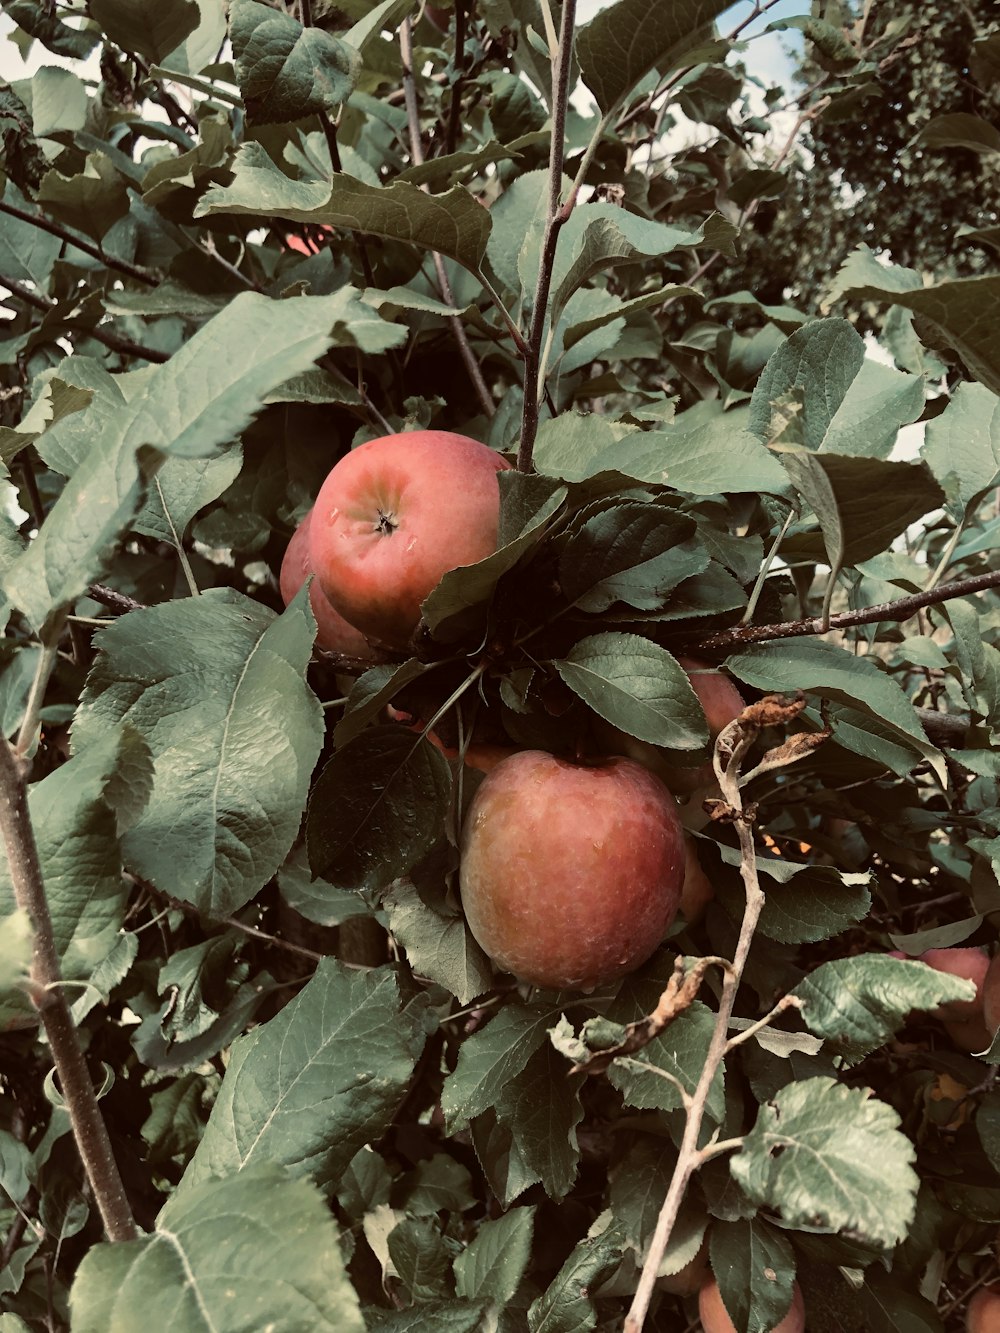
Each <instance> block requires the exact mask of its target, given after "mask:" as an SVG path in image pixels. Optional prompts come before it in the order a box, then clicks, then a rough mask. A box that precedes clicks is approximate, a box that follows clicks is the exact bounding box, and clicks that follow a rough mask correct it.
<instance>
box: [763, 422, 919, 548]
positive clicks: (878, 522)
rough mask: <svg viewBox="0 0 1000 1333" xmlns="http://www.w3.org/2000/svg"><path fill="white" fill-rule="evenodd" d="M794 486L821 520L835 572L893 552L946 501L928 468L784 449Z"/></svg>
mask: <svg viewBox="0 0 1000 1333" xmlns="http://www.w3.org/2000/svg"><path fill="white" fill-rule="evenodd" d="M779 457H780V458H781V461H782V463H783V464H784V466H785V470H786V471H787V473H788V475H789V476H790V477H791V479H792V484H793V485H794V487H795V489H796V490H797V491H798V492H799V494H800V495H801V496H802V498H803V499H804V500H805V502H806V504H807V505H808V506H809V507H810V508H811V509H812V510H813V512H814V513H815V514H816V517H817V519H818V520H819V525H820V529H821V530H822V533H823V543H824V545H825V547H826V554H827V559H828V560H829V562H830V568H831V569H834V570H837V571H839V570H841V569H843V568H845V567H847V566H850V565H858V564H861V562H862V561H864V560H870V559H871V558H872V557H873V556H876V555H879V554H880V553H881V552H882V551H885V550H887V549H888V548H889V546H890V544H891V543H892V541H893V540H894V538H896V537H898V536H899V534H900V533H901V532H905V531H906V529H907V528H908V527H909V526H910V524H911V523H914V522H916V520H917V519H918V518H921V517H922V516H923V515H924V514H926V513H928V511H929V510H931V509H936V508H937V507H938V506H939V505H940V504H941V502H942V500H943V499H944V496H943V494H942V491H941V488H940V487H939V486H938V484H937V482H936V481H935V480H934V478H933V477H932V476H931V474H930V471H929V469H928V468H927V467H926V466H925V465H924V464H922V463H921V464H917V463H890V462H885V461H883V460H882V459H880V458H851V457H846V456H844V455H842V454H827V453H822V454H814V453H810V451H809V450H808V449H801V448H791V447H788V448H785V447H783V448H782V449H781V452H780V454H779Z"/></svg>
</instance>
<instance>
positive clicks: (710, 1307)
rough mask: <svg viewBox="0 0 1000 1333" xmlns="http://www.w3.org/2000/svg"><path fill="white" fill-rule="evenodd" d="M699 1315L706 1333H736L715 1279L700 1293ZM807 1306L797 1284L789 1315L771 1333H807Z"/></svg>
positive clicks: (793, 1289) (793, 1292)
mask: <svg viewBox="0 0 1000 1333" xmlns="http://www.w3.org/2000/svg"><path fill="white" fill-rule="evenodd" d="M698 1313H699V1315H700V1316H701V1326H702V1328H703V1329H704V1333H736V1325H735V1324H734V1323H733V1321H732V1320H731V1319H730V1317H729V1311H728V1310H727V1309H726V1307H725V1305H724V1304H723V1300H722V1293H721V1291H720V1290H719V1284H718V1283H717V1282H716V1281H715V1279H714V1278H713V1279H712V1280H711V1281H710V1282H706V1283H705V1285H704V1286H703V1287H702V1289H701V1291H700V1292H699V1293H698ZM805 1327H806V1306H805V1301H803V1299H802V1292H801V1291H800V1289H799V1284H798V1283H797V1282H796V1283H795V1285H794V1287H793V1288H792V1304H791V1307H790V1308H789V1311H788V1313H787V1314H786V1315H785V1317H784V1319H782V1320H781V1321H780V1322H779V1323H777V1324H775V1326H774V1328H773V1329H771V1330H770V1333H805Z"/></svg>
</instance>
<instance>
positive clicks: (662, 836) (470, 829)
mask: <svg viewBox="0 0 1000 1333" xmlns="http://www.w3.org/2000/svg"><path fill="white" fill-rule="evenodd" d="M460 876H461V887H462V905H463V908H464V910H465V915H466V919H467V921H468V923H469V928H470V930H471V931H472V934H473V935H474V936H475V938H476V940H477V941H478V943H479V944H480V945H481V947H482V948H483V949H484V950H485V951H486V953H487V954H489V956H490V957H491V958H492V959H493V960H494V961H495V962H496V963H497V965H498V966H499V967H501V968H503V969H504V970H505V971H507V972H512V973H513V974H514V976H515V977H517V978H518V979H519V980H521V981H528V982H531V983H532V984H533V985H536V986H545V987H549V988H556V989H566V988H572V989H579V990H587V989H590V988H592V987H594V986H597V985H600V984H601V983H603V982H605V981H611V980H613V979H614V978H616V977H620V976H624V975H625V973H626V972H631V971H632V970H633V969H635V968H637V967H639V966H640V964H642V963H644V962H645V961H646V959H647V958H649V956H650V955H651V954H652V953H653V951H654V950H655V949H656V947H657V945H658V944H659V943H660V941H661V940H662V939H663V936H664V934H665V933H666V930H667V928H668V927H669V925H670V923H671V921H673V919H674V916H675V915H676V913H677V906H678V903H679V901H680V894H681V885H682V883H683V879H684V830H683V828H682V826H681V823H680V819H679V818H678V815H677V808H676V804H675V802H674V799H673V797H672V796H671V795H670V793H669V792H668V791H667V789H666V788H665V787H664V786H663V784H662V783H661V782H660V781H659V779H657V778H655V777H654V776H653V775H652V774H651V773H649V772H648V771H647V770H646V769H645V768H643V767H642V765H641V764H636V763H634V762H633V761H632V760H630V759H620V758H612V759H605V760H599V761H597V762H596V763H593V764H585V763H573V762H570V761H569V760H566V759H560V758H557V757H556V756H555V755H552V754H548V753H546V752H544V751H541V750H521V751H519V752H518V753H517V754H514V755H511V756H510V757H509V758H507V759H505V760H503V762H502V763H500V764H498V765H497V767H496V768H495V769H494V770H493V772H492V773H490V774H489V776H488V777H487V778H486V779H485V780H484V781H483V783H482V785H481V786H480V788H479V790H478V792H477V793H476V796H475V798H474V800H473V802H472V806H471V807H470V810H469V815H468V818H467V819H466V822H465V827H464V829H463V832H462V856H461V869H460Z"/></svg>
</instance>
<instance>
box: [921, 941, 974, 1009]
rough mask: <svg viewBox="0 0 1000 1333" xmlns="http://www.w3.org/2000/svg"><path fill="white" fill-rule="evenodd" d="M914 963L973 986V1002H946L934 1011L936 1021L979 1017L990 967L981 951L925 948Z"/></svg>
mask: <svg viewBox="0 0 1000 1333" xmlns="http://www.w3.org/2000/svg"><path fill="white" fill-rule="evenodd" d="M917 961H918V962H921V963H926V964H927V966H928V967H933V968H934V970H935V971H936V972H946V973H947V974H948V975H949V976H952V977H961V978H962V979H963V980H965V981H974V982H975V983H976V994H975V998H974V999H972V1000H947V1001H945V1003H944V1004H940V1005H938V1007H937V1008H936V1009H935V1010H934V1017H935V1018H941V1019H946V1020H947V1021H948V1022H950V1023H963V1022H967V1021H969V1020H970V1019H974V1018H980V1019H981V1018H982V1016H983V989H984V985H985V982H986V974H987V972H988V971H989V968H990V960H989V957H988V956H987V954H985V953H984V952H983V950H982V949H928V950H927V952H926V953H922V954H921V955H920V957H919V959H918V960H917Z"/></svg>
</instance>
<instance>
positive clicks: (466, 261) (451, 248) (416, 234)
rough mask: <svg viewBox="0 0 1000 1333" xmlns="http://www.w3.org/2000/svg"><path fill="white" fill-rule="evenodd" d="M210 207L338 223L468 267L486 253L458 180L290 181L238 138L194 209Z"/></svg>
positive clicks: (485, 225) (483, 224) (257, 148)
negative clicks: (440, 186)
mask: <svg viewBox="0 0 1000 1333" xmlns="http://www.w3.org/2000/svg"><path fill="white" fill-rule="evenodd" d="M195 213H196V215H197V216H198V217H206V216H209V215H213V214H233V215H237V216H239V215H249V216H251V217H258V218H269V217H273V218H286V219H287V220H288V221H290V222H314V223H317V224H318V225H320V226H326V227H344V228H346V229H347V230H348V231H361V232H365V233H366V234H368V235H370V236H383V237H385V238H386V239H388V240H395V241H406V242H408V243H409V244H411V245H415V246H417V247H418V248H419V249H422V250H437V251H438V253H439V254H443V255H447V256H449V258H451V259H454V260H456V261H457V262H458V263H459V264H462V265H464V267H466V268H468V269H471V270H472V272H476V271H477V270H478V269H479V265H480V264H481V262H482V258H483V255H484V254H485V253H486V242H487V240H488V238H489V234H490V215H489V213H488V212H487V210H486V209H485V208H482V207H481V206H480V205H479V204H478V203H477V202H476V200H475V199H474V198H473V196H472V195H471V194H470V193H469V191H468V190H466V189H464V188H463V187H462V186H460V185H456V186H455V187H454V188H453V189H451V190H448V191H447V192H446V193H444V194H436V195H430V194H425V193H424V192H423V190H421V189H419V188H418V187H417V186H416V185H411V184H409V183H408V182H407V181H394V182H393V183H392V184H391V185H384V186H375V185H366V184H365V183H364V182H363V181H360V180H355V179H354V178H353V177H352V176H346V175H343V174H341V173H339V172H338V173H337V174H336V175H335V176H334V177H333V180H332V181H294V180H292V179H291V178H290V177H288V176H286V175H284V173H283V172H281V171H279V170H278V168H277V167H276V166H275V165H274V163H273V162H272V161H271V159H270V157H268V155H267V152H266V151H265V149H264V148H263V146H262V145H261V144H257V143H247V144H244V145H243V146H242V147H241V148H240V150H239V153H238V154H237V157H236V161H235V162H234V164H233V182H232V184H231V185H227V186H214V187H213V188H212V189H210V190H207V191H206V192H205V194H204V195H203V196H202V199H201V201H200V203H199V204H198V207H197V208H196V209H195Z"/></svg>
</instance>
